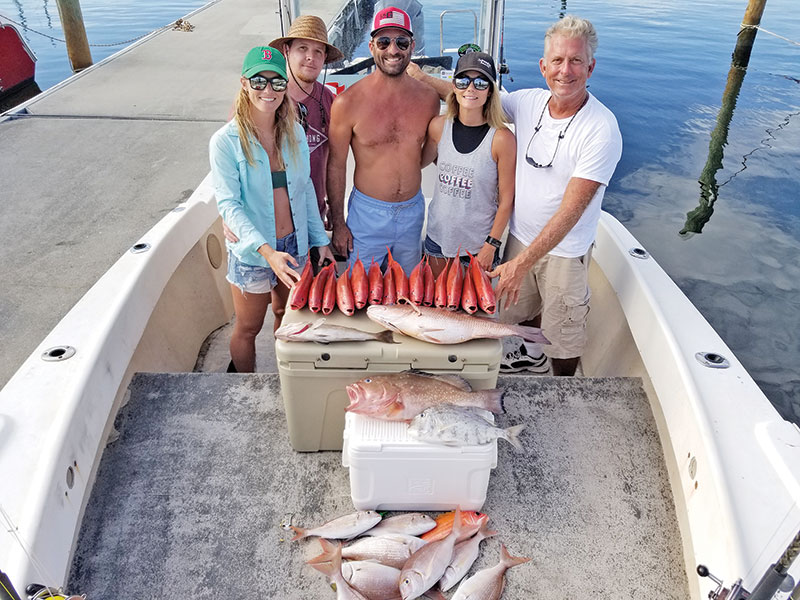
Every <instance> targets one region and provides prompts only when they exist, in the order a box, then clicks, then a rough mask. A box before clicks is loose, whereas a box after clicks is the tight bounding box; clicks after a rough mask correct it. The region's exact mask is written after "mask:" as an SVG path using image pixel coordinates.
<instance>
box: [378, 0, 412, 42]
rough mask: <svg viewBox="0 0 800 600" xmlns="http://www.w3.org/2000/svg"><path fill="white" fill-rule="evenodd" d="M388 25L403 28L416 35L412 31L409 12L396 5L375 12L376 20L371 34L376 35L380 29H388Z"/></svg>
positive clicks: (409, 33)
mask: <svg viewBox="0 0 800 600" xmlns="http://www.w3.org/2000/svg"><path fill="white" fill-rule="evenodd" d="M387 27H396V28H397V29H402V30H403V31H405V32H406V33H408V35H410V36H411V37H414V32H412V31H411V18H410V17H409V16H408V13H406V12H405V11H404V10H400V9H399V8H396V7H394V6H387V7H386V8H384V9H383V10H381V11H378V12H377V13H376V14H375V21H374V22H373V24H372V33H370V34H369V36H370V37H375V34H376V33H378V31H380V30H381V29H386V28H387Z"/></svg>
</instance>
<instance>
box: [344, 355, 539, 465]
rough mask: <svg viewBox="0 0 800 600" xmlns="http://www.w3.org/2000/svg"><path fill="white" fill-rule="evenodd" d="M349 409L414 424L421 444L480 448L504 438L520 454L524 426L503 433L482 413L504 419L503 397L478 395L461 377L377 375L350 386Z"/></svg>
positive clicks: (412, 427) (493, 393) (490, 393)
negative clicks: (492, 414)
mask: <svg viewBox="0 0 800 600" xmlns="http://www.w3.org/2000/svg"><path fill="white" fill-rule="evenodd" d="M346 389H347V396H348V398H349V399H350V404H349V405H348V406H347V408H346V409H345V410H347V411H349V412H354V413H359V414H362V415H367V416H369V417H372V418H375V419H382V420H385V421H405V422H408V423H410V425H409V428H408V434H409V435H410V436H411V437H413V438H415V439H418V440H420V441H423V442H428V443H433V444H444V445H448V446H475V445H480V444H488V443H491V442H492V441H494V440H496V439H504V440H506V441H507V442H509V443H510V444H512V445H513V446H514V447H515V448H517V449H518V450H521V449H522V445H521V444H520V442H519V440H518V436H519V433H520V432H521V431H522V429H523V428H524V424H523V425H515V426H512V427H509V428H507V429H503V428H500V427H497V426H495V425H494V423H493V422H492V421H491V420H489V418H487V417H486V416H484V414H483V413H482V412H481V411H488V412H490V413H495V414H499V413H502V412H504V410H503V392H502V391H501V390H499V389H493V390H473V389H472V386H471V385H470V384H469V382H468V381H467V380H466V379H464V378H462V377H459V376H458V375H434V374H432V373H426V372H424V371H419V370H415V369H412V370H408V371H403V372H402V373H392V374H389V375H371V376H369V377H365V378H364V379H361V380H360V381H357V382H355V383H351V384H350V385H348V386H347V388H346Z"/></svg>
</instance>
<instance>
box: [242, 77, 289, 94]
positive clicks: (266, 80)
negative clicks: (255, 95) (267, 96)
mask: <svg viewBox="0 0 800 600" xmlns="http://www.w3.org/2000/svg"><path fill="white" fill-rule="evenodd" d="M267 84H269V85H270V86H271V87H272V91H273V92H283V91H285V90H286V86H287V85H288V84H289V82H288V81H287V80H285V79H284V78H283V77H280V76H278V75H276V76H275V77H264V76H262V75H254V76H253V77H251V78H250V87H251V88H253V89H254V90H259V91H261V90H263V89H265V88H266V87H267Z"/></svg>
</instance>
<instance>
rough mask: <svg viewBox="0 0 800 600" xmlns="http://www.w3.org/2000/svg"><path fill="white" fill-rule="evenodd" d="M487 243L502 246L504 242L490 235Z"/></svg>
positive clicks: (487, 237) (496, 246)
mask: <svg viewBox="0 0 800 600" xmlns="http://www.w3.org/2000/svg"><path fill="white" fill-rule="evenodd" d="M486 243H487V244H491V245H492V246H494V247H495V248H499V247H500V246H502V242H500V240H498V239H497V238H493V237H492V236H490V235H487V236H486Z"/></svg>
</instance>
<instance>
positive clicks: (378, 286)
mask: <svg viewBox="0 0 800 600" xmlns="http://www.w3.org/2000/svg"><path fill="white" fill-rule="evenodd" d="M367 278H368V280H369V303H370V304H380V303H381V302H383V274H382V273H381V267H380V265H379V264H378V263H376V262H375V257H374V256H373V257H372V262H371V263H370V264H369V276H368V277H367Z"/></svg>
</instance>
